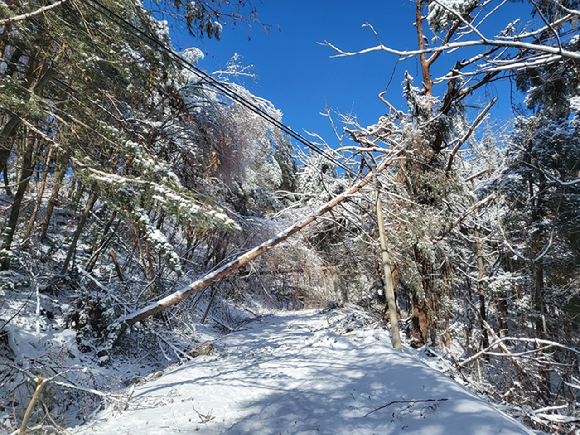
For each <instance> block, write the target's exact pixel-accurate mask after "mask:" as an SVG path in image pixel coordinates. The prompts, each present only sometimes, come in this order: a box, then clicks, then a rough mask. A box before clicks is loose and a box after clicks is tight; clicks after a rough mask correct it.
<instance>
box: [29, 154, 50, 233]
mask: <svg viewBox="0 0 580 435" xmlns="http://www.w3.org/2000/svg"><path fill="white" fill-rule="evenodd" d="M53 150H54V146H51V147H50V149H49V150H48V155H47V156H46V161H45V164H44V167H43V168H42V179H41V182H40V188H39V190H38V194H37V195H36V204H34V210H32V214H31V215H30V219H28V226H27V227H26V231H25V232H24V236H23V239H24V243H25V244H28V240H29V238H30V234H31V233H32V229H33V228H34V222H35V221H36V216H37V214H38V209H39V208H40V204H41V203H42V196H43V195H44V190H45V188H46V179H47V178H48V165H49V164H50V159H51V157H52V152H53Z"/></svg>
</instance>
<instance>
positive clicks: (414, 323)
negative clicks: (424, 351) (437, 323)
mask: <svg viewBox="0 0 580 435" xmlns="http://www.w3.org/2000/svg"><path fill="white" fill-rule="evenodd" d="M411 305H412V307H413V309H412V312H411V337H413V339H414V340H413V342H412V344H411V345H412V346H413V347H415V348H418V347H422V346H424V345H425V344H426V343H427V337H428V333H429V304H428V303H427V301H426V300H424V299H423V300H421V299H419V298H418V297H417V295H415V294H414V295H413V296H412V297H411Z"/></svg>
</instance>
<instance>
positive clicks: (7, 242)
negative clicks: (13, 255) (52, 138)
mask: <svg viewBox="0 0 580 435" xmlns="http://www.w3.org/2000/svg"><path fill="white" fill-rule="evenodd" d="M29 142H34V139H33V138H30V137H28V138H26V139H25V144H26V145H25V147H26V149H25V152H24V156H23V158H22V170H21V171H20V180H18V189H17V190H16V195H15V196H14V202H13V203H12V209H11V210H10V217H9V218H8V227H7V228H6V230H5V236H4V241H3V243H2V249H3V250H6V251H9V250H10V248H11V246H12V242H13V240H14V233H15V232H16V226H17V225H18V218H19V216H20V208H21V206H22V200H23V199H24V194H25V193H26V191H27V190H28V184H29V183H30V177H31V176H32V173H33V168H32V153H33V149H34V145H33V143H29ZM8 266H9V260H8V259H5V261H3V262H2V269H4V270H5V269H6V268H7V267H8Z"/></svg>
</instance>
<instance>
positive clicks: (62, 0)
mask: <svg viewBox="0 0 580 435" xmlns="http://www.w3.org/2000/svg"><path fill="white" fill-rule="evenodd" d="M66 1H67V0H59V1H57V2H55V3H53V4H51V5H48V6H44V7H42V8H40V9H37V10H35V11H34V12H29V13H27V14H21V15H16V16H14V17H10V18H5V19H3V20H0V26H6V25H8V24H12V23H15V22H17V21H23V20H27V19H28V18H32V17H35V16H36V15H40V14H43V13H44V12H47V11H49V10H51V9H54V8H56V7H58V6H60V5H62V4H63V3H65V2H66Z"/></svg>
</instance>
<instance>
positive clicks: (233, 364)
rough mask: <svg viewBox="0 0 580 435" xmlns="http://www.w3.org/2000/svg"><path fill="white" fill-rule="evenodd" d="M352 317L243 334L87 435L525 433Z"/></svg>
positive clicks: (289, 317)
mask: <svg viewBox="0 0 580 435" xmlns="http://www.w3.org/2000/svg"><path fill="white" fill-rule="evenodd" d="M362 316H364V315H363V314H362V312H359V311H356V310H355V311H350V312H348V313H345V312H342V311H341V310H327V311H325V312H319V311H302V312H291V313H288V312H284V313H280V314H278V315H276V316H269V317H264V318H262V319H261V320H258V321H254V322H252V323H249V324H247V325H246V326H245V327H244V328H243V329H242V330H239V331H237V332H234V333H232V334H229V335H227V336H224V337H223V338H221V339H219V340H218V341H216V342H215V343H214V344H213V346H214V349H211V352H209V353H210V354H212V355H204V356H199V357H197V358H196V359H195V360H194V361H192V362H190V363H187V364H183V365H180V366H173V367H171V368H169V369H167V370H166V371H165V372H163V373H162V372H159V373H157V374H156V376H153V377H151V378H154V379H152V380H149V381H148V382H145V383H141V384H139V385H134V386H133V387H131V389H130V391H129V392H128V393H127V394H126V395H125V396H119V397H122V399H121V400H120V401H119V402H113V403H111V405H110V406H108V407H107V408H106V409H105V410H103V411H101V412H100V413H98V414H97V415H96V417H95V419H94V420H92V421H91V422H89V423H87V424H85V425H84V426H81V427H77V428H75V429H73V430H72V432H73V433H75V434H77V435H81V434H82V435H84V434H86V435H89V434H91V435H98V434H103V435H104V434H107V435H109V434H127V435H129V434H132V435H148V434H151V435H153V434H174V433H182V434H190V433H191V434H193V433H199V434H317V433H320V434H333V435H334V434H361V435H363V434H381V435H388V434H428V435H444V434H445V435H457V434H470V435H488V434H489V435H491V434H494V435H500V434H501V435H516V434H532V433H533V432H532V431H530V430H529V429H526V428H525V427H524V426H522V425H521V424H519V423H518V422H516V421H515V420H513V419H511V418H510V417H508V416H506V415H505V414H503V413H502V412H500V411H498V410H497V409H495V408H494V407H493V406H491V405H490V404H488V403H487V402H485V401H484V400H482V399H480V398H478V397H476V396H475V395H474V394H473V393H471V392H469V391H467V390H466V389H465V388H464V387H462V386H461V385H459V384H457V383H456V382H454V381H453V380H452V379H450V378H448V377H446V376H445V375H443V374H442V373H440V372H438V371H436V370H434V369H433V368H431V367H429V366H428V365H427V364H426V363H425V362H424V361H422V360H421V358H419V357H418V353H417V351H415V350H413V349H409V348H405V349H404V351H403V352H402V353H400V352H397V351H395V350H393V349H392V347H391V341H390V336H389V333H388V332H387V331H384V330H382V329H375V328H372V327H362V328H361V326H362V325H363V324H364V323H365V322H364V321H363V320H364V319H363V318H362Z"/></svg>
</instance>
